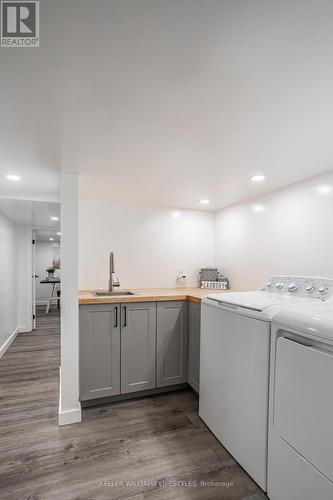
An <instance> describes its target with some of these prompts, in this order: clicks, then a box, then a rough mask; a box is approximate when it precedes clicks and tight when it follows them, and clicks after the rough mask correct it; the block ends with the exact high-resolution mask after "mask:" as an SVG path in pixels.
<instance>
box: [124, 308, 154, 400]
mask: <svg viewBox="0 0 333 500" xmlns="http://www.w3.org/2000/svg"><path fill="white" fill-rule="evenodd" d="M155 361H156V302H137V303H127V304H122V306H121V392H122V394H126V393H129V392H135V391H143V390H146V389H153V388H154V387H156V363H155Z"/></svg>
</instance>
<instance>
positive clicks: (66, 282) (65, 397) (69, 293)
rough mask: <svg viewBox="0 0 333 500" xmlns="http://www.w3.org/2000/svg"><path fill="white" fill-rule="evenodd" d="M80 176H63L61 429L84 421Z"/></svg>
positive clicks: (64, 174)
mask: <svg viewBox="0 0 333 500" xmlns="http://www.w3.org/2000/svg"><path fill="white" fill-rule="evenodd" d="M78 267H79V266H78V176H77V175H76V174H66V173H63V174H61V369H60V397H59V425H66V424H73V423H75V422H80V421H81V405H80V401H79V318H78V299H77V295H78V293H77V292H78Z"/></svg>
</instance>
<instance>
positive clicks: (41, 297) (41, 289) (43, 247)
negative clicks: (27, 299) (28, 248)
mask: <svg viewBox="0 0 333 500" xmlns="http://www.w3.org/2000/svg"><path fill="white" fill-rule="evenodd" d="M59 247H60V245H59V243H51V242H48V241H38V242H37V245H36V274H38V275H39V278H37V279H36V303H37V304H45V303H46V302H47V300H48V298H49V295H50V285H45V284H41V283H40V281H41V280H42V279H44V278H46V277H47V272H46V269H47V268H48V267H52V265H53V257H54V254H55V252H57V253H59V250H60V248H59ZM54 276H55V277H59V276H60V269H57V270H56V271H55V273H54Z"/></svg>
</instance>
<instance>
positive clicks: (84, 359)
mask: <svg viewBox="0 0 333 500" xmlns="http://www.w3.org/2000/svg"><path fill="white" fill-rule="evenodd" d="M80 393H81V394H80V397H81V400H82V401H85V400H89V399H95V398H96V399H97V398H102V397H106V396H115V395H117V394H120V306H119V305H118V304H117V305H114V304H105V305H104V304H96V305H84V306H80Z"/></svg>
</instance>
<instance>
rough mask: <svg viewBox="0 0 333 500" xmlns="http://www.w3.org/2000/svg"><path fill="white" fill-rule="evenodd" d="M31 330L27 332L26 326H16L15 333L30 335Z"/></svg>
mask: <svg viewBox="0 0 333 500" xmlns="http://www.w3.org/2000/svg"><path fill="white" fill-rule="evenodd" d="M32 331H33V330H31V329H30V330H29V328H27V327H26V326H18V327H17V333H30V332H32Z"/></svg>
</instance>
